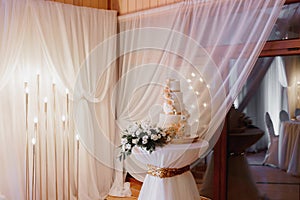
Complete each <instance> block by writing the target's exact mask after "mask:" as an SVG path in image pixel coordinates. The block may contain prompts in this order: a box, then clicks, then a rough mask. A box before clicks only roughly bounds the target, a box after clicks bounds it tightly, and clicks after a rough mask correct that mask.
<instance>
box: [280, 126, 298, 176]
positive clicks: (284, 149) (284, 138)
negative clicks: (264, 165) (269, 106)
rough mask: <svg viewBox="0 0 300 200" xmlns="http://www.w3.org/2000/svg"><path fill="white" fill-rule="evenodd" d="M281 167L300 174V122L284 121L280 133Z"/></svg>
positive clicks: (293, 173) (288, 171) (290, 172)
mask: <svg viewBox="0 0 300 200" xmlns="http://www.w3.org/2000/svg"><path fill="white" fill-rule="evenodd" d="M279 168H281V169H283V170H286V171H287V173H289V174H292V175H295V176H300V122H299V121H287V122H283V123H282V124H281V127H280V134H279Z"/></svg>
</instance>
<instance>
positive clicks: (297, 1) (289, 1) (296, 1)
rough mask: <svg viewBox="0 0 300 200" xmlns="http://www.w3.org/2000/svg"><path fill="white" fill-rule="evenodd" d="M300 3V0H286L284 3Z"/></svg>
mask: <svg viewBox="0 0 300 200" xmlns="http://www.w3.org/2000/svg"><path fill="white" fill-rule="evenodd" d="M291 3H300V0H286V1H285V3H284V4H291Z"/></svg>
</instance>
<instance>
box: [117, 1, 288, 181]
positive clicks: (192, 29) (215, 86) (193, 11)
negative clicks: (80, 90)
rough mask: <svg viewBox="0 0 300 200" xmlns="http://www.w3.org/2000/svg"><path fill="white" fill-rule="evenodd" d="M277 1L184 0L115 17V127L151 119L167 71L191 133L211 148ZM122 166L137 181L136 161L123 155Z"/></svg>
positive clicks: (140, 169)
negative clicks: (174, 81)
mask: <svg viewBox="0 0 300 200" xmlns="http://www.w3.org/2000/svg"><path fill="white" fill-rule="evenodd" d="M282 4H283V1H227V0H225V1H224V0H222V1H221V0H220V1H219V0H216V1H199V0H191V1H185V2H181V3H178V4H174V5H171V6H166V7H162V8H158V9H154V10H150V11H144V12H139V13H135V14H129V15H126V16H121V17H119V29H120V37H119V52H118V56H119V57H120V58H119V66H120V76H119V77H120V79H119V82H118V88H117V91H118V92H116V93H117V94H118V96H119V99H118V100H117V125H118V128H119V129H123V128H125V127H126V125H128V124H130V123H131V122H132V121H139V120H142V119H146V118H147V119H149V120H151V121H152V123H154V124H155V123H157V121H158V118H159V117H158V116H159V113H161V110H162V108H161V105H162V98H161V93H162V88H163V85H164V84H165V80H166V79H167V78H175V79H178V80H180V81H181V90H182V92H183V93H184V95H183V96H184V104H185V109H186V110H187V111H188V112H189V114H190V118H189V124H190V125H191V131H190V132H191V134H198V135H199V136H200V137H201V138H202V139H205V140H207V141H209V143H210V148H209V149H208V150H207V152H208V151H209V150H211V148H212V147H213V146H214V144H215V142H216V140H217V139H218V136H219V134H220V131H221V129H222V122H223V120H224V118H225V115H226V113H227V111H228V110H229V109H230V107H231V105H232V103H233V101H234V99H235V98H236V97H237V94H238V93H239V92H240V90H241V87H242V86H243V84H244V83H245V81H246V79H247V77H248V76H249V73H250V72H251V69H252V68H253V65H254V63H255V61H256V59H257V57H258V55H259V53H260V50H261V49H262V47H263V45H264V42H265V41H266V39H267V37H268V35H269V34H270V32H271V29H272V27H273V25H274V23H275V20H276V18H277V17H278V15H279V11H280V9H281V6H282ZM207 152H206V153H207ZM206 153H204V154H203V155H202V156H204V155H206ZM125 167H126V169H127V170H128V171H129V172H130V173H131V174H132V175H133V176H134V177H135V178H137V179H139V180H141V181H142V180H143V177H144V172H145V166H144V165H143V164H141V163H139V162H138V161H136V160H135V159H134V158H133V157H131V158H130V159H128V160H127V161H126V163H125Z"/></svg>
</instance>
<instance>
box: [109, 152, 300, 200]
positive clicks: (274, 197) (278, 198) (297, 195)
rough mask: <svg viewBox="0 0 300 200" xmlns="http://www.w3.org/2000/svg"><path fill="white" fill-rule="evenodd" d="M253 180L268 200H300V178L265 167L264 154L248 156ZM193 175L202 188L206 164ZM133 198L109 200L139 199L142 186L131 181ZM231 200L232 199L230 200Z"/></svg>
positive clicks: (111, 198) (197, 168) (113, 199)
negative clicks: (263, 163)
mask: <svg viewBox="0 0 300 200" xmlns="http://www.w3.org/2000/svg"><path fill="white" fill-rule="evenodd" d="M246 157H247V160H248V163H249V166H250V170H251V173H252V175H253V179H254V181H255V182H256V185H257V188H258V189H259V191H260V193H261V194H262V195H263V196H264V199H266V200H300V177H295V176H291V175H288V174H287V173H286V172H285V171H282V170H280V169H278V168H273V167H269V166H263V165H262V162H263V159H264V152H260V153H256V154H253V153H248V154H247V155H246ZM192 173H193V175H194V177H195V180H196V182H197V185H198V188H199V189H200V188H201V184H202V178H203V175H204V173H205V163H204V164H203V163H200V164H199V166H196V170H195V169H194V170H192ZM130 180H131V181H130V182H131V191H132V197H128V198H120V197H107V200H134V199H137V198H138V194H139V191H140V189H141V186H142V184H141V183H140V182H138V181H135V180H133V179H130ZM229 200H230V199H229Z"/></svg>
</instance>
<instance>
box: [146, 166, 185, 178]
mask: <svg viewBox="0 0 300 200" xmlns="http://www.w3.org/2000/svg"><path fill="white" fill-rule="evenodd" d="M147 167H148V171H147V174H150V175H152V176H157V177H159V178H170V177H173V176H177V175H180V174H183V173H184V172H187V171H189V170H190V165H187V166H184V167H181V168H160V167H156V166H154V165H150V164H148V165H147Z"/></svg>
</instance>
